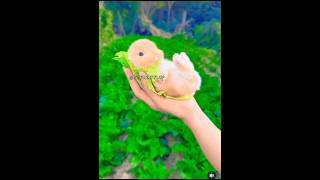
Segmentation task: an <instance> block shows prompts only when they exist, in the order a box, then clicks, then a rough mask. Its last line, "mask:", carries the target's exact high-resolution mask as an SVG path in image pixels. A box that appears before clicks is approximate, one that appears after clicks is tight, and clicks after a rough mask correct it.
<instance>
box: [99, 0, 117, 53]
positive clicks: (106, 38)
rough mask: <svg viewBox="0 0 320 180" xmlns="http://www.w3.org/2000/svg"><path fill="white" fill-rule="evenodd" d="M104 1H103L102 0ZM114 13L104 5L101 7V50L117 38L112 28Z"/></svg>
mask: <svg viewBox="0 0 320 180" xmlns="http://www.w3.org/2000/svg"><path fill="white" fill-rule="evenodd" d="M100 3H102V2H100ZM112 19H113V16H112V13H111V11H109V10H107V9H105V8H104V7H103V6H100V7H99V52H100V51H101V49H102V48H104V47H106V46H107V45H108V44H110V42H111V41H112V40H113V39H114V38H115V33H114V32H113V28H112Z"/></svg>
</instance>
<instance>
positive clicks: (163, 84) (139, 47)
mask: <svg viewBox="0 0 320 180" xmlns="http://www.w3.org/2000/svg"><path fill="white" fill-rule="evenodd" d="M128 58H129V60H130V61H131V62H132V63H133V64H134V66H136V67H138V68H146V67H148V66H151V65H153V64H154V63H155V62H157V61H161V64H160V68H159V76H158V77H162V78H154V79H152V82H153V84H154V87H155V89H156V90H157V91H165V92H166V94H167V95H169V96H173V97H180V96H188V95H194V94H195V92H196V91H197V90H199V89H200V86H201V77H200V76H199V74H198V72H196V71H195V69H194V66H193V64H192V62H191V61H190V59H189V57H188V56H187V54H186V53H184V52H182V53H180V54H177V53H176V54H174V55H173V57H172V61H170V60H167V59H165V58H164V54H163V51H162V50H160V49H158V47H157V46H156V44H155V43H154V42H152V41H150V40H148V39H139V40H137V41H135V42H133V43H132V44H131V45H130V47H129V49H128Z"/></svg>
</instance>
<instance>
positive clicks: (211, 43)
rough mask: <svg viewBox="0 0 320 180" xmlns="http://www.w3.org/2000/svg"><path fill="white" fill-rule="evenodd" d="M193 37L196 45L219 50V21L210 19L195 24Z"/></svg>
mask: <svg viewBox="0 0 320 180" xmlns="http://www.w3.org/2000/svg"><path fill="white" fill-rule="evenodd" d="M194 38H195V41H196V44H197V45H200V46H205V47H210V48H214V49H216V50H218V51H219V52H220V47H221V45H220V43H221V23H220V22H219V21H216V20H211V21H209V22H205V23H203V24H200V25H197V26H196V27H195V29H194Z"/></svg>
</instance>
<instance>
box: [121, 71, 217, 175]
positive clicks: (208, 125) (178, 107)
mask: <svg viewBox="0 0 320 180" xmlns="http://www.w3.org/2000/svg"><path fill="white" fill-rule="evenodd" d="M124 71H125V73H126V75H127V77H128V80H129V83H130V86H131V89H132V91H133V92H134V94H135V95H136V96H137V97H138V98H140V99H141V100H143V101H144V102H145V103H147V104H148V105H149V106H150V107H151V108H152V109H154V110H157V111H162V112H167V113H170V114H173V115H175V116H177V117H179V118H181V119H182V120H183V121H184V123H185V124H186V125H187V126H188V127H189V128H190V129H191V130H192V132H193V134H194V136H195V137H196V139H197V141H198V143H199V144H200V147H201V149H202V151H203V152H204V154H205V156H206V157H207V159H208V160H209V162H210V163H211V164H212V165H213V166H214V167H215V168H216V169H217V170H218V171H219V172H220V173H221V132H220V130H219V129H218V128H217V127H216V126H215V125H214V124H213V123H212V122H211V121H210V119H209V118H208V117H207V116H206V115H205V114H204V113H203V111H202V110H201V108H200V107H199V105H198V103H197V102H196V100H195V99H194V98H192V99H191V100H186V101H178V100H172V99H167V98H164V97H162V96H158V95H156V94H154V93H153V92H152V91H151V90H149V89H148V88H147V85H146V81H145V79H141V80H142V84H143V86H144V88H143V89H141V88H140V86H139V85H138V83H137V82H136V80H135V79H132V80H130V77H131V76H132V72H131V71H130V69H124ZM141 75H142V74H141Z"/></svg>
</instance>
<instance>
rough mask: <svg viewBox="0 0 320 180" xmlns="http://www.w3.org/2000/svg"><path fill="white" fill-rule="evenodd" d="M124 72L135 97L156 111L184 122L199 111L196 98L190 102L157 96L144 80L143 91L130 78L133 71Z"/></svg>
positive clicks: (125, 69)
mask: <svg viewBox="0 0 320 180" xmlns="http://www.w3.org/2000/svg"><path fill="white" fill-rule="evenodd" d="M124 72H125V74H126V76H127V78H128V80H129V83H130V87H131V89H132V91H133V92H134V94H135V96H137V97H138V98H139V99H141V100H142V101H144V102H145V103H147V104H148V105H149V106H150V107H151V108H152V109H154V110H157V111H161V112H166V113H170V114H173V115H175V116H177V117H179V118H181V119H183V120H184V119H187V118H188V117H190V116H192V115H194V114H195V113H196V111H197V110H198V109H199V106H198V103H197V102H196V100H195V99H194V98H192V99H190V100H173V99H168V98H165V97H163V96H159V95H157V94H155V93H154V92H152V91H151V90H150V89H149V88H148V87H147V82H146V80H145V79H143V78H141V81H142V85H143V89H141V88H140V86H139V84H138V83H137V81H136V80H135V79H134V78H130V77H132V76H133V74H132V72H131V70H130V69H129V68H124ZM140 76H144V74H143V73H141V74H140Z"/></svg>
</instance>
